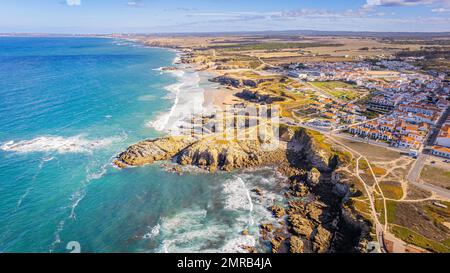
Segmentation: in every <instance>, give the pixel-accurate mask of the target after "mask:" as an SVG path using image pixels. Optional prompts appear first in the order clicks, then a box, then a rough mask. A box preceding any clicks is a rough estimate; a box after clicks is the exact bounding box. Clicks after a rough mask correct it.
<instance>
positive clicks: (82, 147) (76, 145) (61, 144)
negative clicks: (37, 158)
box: [0, 135, 123, 154]
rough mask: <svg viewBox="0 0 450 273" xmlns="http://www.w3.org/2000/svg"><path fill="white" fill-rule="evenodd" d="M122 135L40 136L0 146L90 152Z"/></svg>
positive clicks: (11, 149)
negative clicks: (92, 137) (101, 136)
mask: <svg viewBox="0 0 450 273" xmlns="http://www.w3.org/2000/svg"><path fill="white" fill-rule="evenodd" d="M122 139H123V137H110V138H104V139H87V138H85V137H84V136H83V135H77V136H73V137H62V136H41V137H36V138H34V139H31V140H21V141H17V142H16V141H13V140H12V141H9V142H6V143H4V144H3V145H2V146H0V149H1V150H3V151H7V152H17V153H31V152H44V153H45V152H57V153H60V154H64V153H90V152H92V151H93V150H96V149H100V148H103V147H106V146H109V145H111V144H112V143H114V142H118V141H121V140H122Z"/></svg>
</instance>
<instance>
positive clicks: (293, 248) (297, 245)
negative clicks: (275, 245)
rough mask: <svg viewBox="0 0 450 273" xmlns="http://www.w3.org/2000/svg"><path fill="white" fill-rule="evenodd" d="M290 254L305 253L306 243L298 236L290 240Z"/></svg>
mask: <svg viewBox="0 0 450 273" xmlns="http://www.w3.org/2000/svg"><path fill="white" fill-rule="evenodd" d="M289 252H290V253H303V252H304V243H303V241H302V239H300V237H298V236H295V235H293V236H291V238H289Z"/></svg>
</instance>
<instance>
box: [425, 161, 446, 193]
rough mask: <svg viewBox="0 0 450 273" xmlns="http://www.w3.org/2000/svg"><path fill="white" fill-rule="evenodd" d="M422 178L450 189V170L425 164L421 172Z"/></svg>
mask: <svg viewBox="0 0 450 273" xmlns="http://www.w3.org/2000/svg"><path fill="white" fill-rule="evenodd" d="M420 179H422V180H423V181H425V182H427V183H430V184H433V185H435V186H439V187H442V188H444V189H448V190H450V171H447V170H444V169H441V168H437V167H433V166H430V165H425V167H424V168H423V170H422V173H421V174H420Z"/></svg>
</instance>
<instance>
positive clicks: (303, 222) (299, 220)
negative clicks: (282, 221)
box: [289, 214, 314, 239]
mask: <svg viewBox="0 0 450 273" xmlns="http://www.w3.org/2000/svg"><path fill="white" fill-rule="evenodd" d="M289 222H290V223H291V225H292V230H293V232H294V234H296V235H299V236H304V237H306V238H307V239H309V238H310V237H311V234H312V232H313V228H314V227H313V225H312V223H311V221H309V220H308V219H306V218H305V217H304V216H303V215H301V214H290V215H289Z"/></svg>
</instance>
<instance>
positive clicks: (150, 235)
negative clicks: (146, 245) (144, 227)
mask: <svg viewBox="0 0 450 273" xmlns="http://www.w3.org/2000/svg"><path fill="white" fill-rule="evenodd" d="M160 229H161V225H160V224H156V225H155V226H154V227H152V229H151V230H150V232H148V233H146V234H144V236H142V238H143V239H145V240H149V239H152V238H155V237H156V236H158V235H159V230H160Z"/></svg>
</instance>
